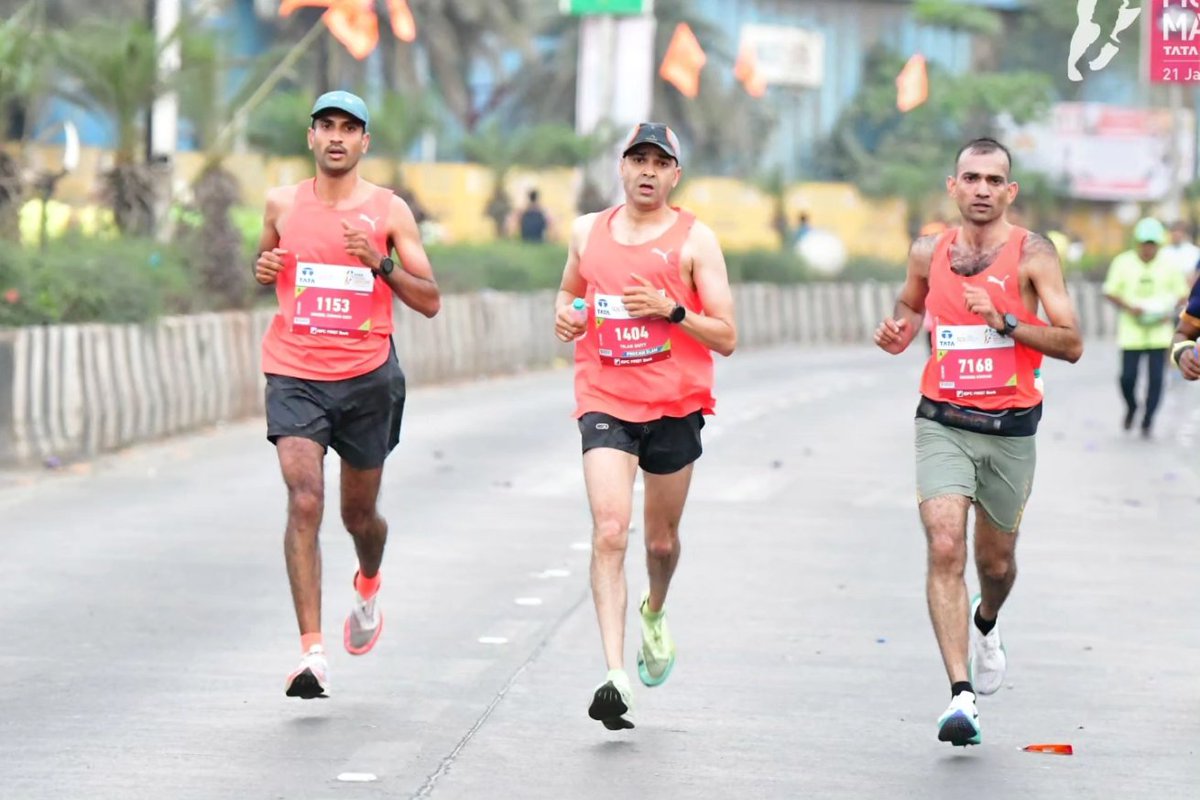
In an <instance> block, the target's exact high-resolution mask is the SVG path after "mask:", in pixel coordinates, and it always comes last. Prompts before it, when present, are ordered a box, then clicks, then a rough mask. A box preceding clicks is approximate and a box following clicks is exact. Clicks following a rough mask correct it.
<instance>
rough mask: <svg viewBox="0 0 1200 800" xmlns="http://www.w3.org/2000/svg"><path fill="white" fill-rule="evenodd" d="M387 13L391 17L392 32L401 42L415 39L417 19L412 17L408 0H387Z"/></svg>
mask: <svg viewBox="0 0 1200 800" xmlns="http://www.w3.org/2000/svg"><path fill="white" fill-rule="evenodd" d="M388 13H389V14H390V15H391V17H392V33H394V34H396V38H397V39H399V40H400V41H402V42H413V41H416V39H417V21H416V20H414V19H413V14H412V9H411V8H409V7H408V0H388Z"/></svg>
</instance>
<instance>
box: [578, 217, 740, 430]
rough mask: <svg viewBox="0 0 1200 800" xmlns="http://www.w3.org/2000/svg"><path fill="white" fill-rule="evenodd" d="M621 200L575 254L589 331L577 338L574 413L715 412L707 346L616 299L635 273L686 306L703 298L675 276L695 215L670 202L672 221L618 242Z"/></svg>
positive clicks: (646, 418)
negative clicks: (652, 235)
mask: <svg viewBox="0 0 1200 800" xmlns="http://www.w3.org/2000/svg"><path fill="white" fill-rule="evenodd" d="M620 209H621V206H616V207H615V208H610V209H608V210H606V211H602V212H600V214H599V216H597V218H596V222H595V224H594V225H593V226H592V231H591V234H590V235H589V236H588V240H587V244H586V245H585V247H584V251H583V255H582V256H581V257H580V260H579V274H580V275H581V276H582V277H583V279H584V280H585V281H586V282H587V296H586V297H585V298H584V299H585V300H586V301H587V306H588V325H587V333H586V334H585V335H584V336H583V337H582V338H581V339H579V340H577V341H576V343H575V401H576V405H575V416H576V417H577V418H578V417H580V416H582V415H584V414H586V413H587V412H589V411H599V412H603V413H605V414H610V415H612V416H614V417H616V418H617V419H621V420H624V421H626V422H650V421H652V420H656V419H659V418H661V417H685V416H687V415H688V414H691V413H693V412H695V411H701V412H703V413H705V414H711V413H713V408H714V406H715V405H716V401H715V400H714V399H713V394H712V388H713V360H712V353H711V352H710V351H709V349H708V348H707V347H705V346H704V345H702V344H700V343H699V342H697V341H696V340H695V339H693V338H692V337H691V336H688V335H687V334H686V333H684V332H683V331H682V330H680V329H679V328H678V327H677V326H676V325H673V324H672V323H671V322H669V321H668V320H665V319H661V318H652V319H651V318H645V317H642V318H631V317H630V316H629V315H628V313H627V312H626V311H625V306H624V304H623V303H622V301H621V297H622V295H623V294H624V291H625V287H627V286H633V285H635V283H636V281H635V280H634V278H633V277H632V274H633V273H637V274H638V275H640V276H642V277H643V278H645V279H646V280H648V281H650V282H651V283H652V284H654V286H655V287H657V288H658V289H659V290H661V291H663V292H665V293H666V295H667V297H670V298H671V299H673V300H674V301H675V302H677V303H679V304H680V305H682V306H684V307H686V308H687V310H688V313H690V314H699V313H702V312H703V310H704V309H703V308H702V307H701V304H700V297H699V295H698V294H697V293H696V291H695V290H694V289H692V288H691V287H689V286H687V285H686V284H685V283H684V282H683V279H682V278H681V277H680V275H679V264H680V251H682V250H683V245H684V242H686V241H687V237H688V233H689V232H690V231H691V229H692V223H694V222H695V221H696V217H695V215H693V214H691V213H689V212H687V211H682V210H680V209H675V210H676V211H677V212H678V214H679V216H678V218H677V219H676V220H675V223H674V224H673V225H672V226H671V227H670V228H668V229H667V230H666V232H664V233H663V234H662V236H660V237H658V238H657V239H654V240H653V241H649V242H646V243H644V244H638V245H628V244H621V243H620V242H618V241H616V240H615V239H614V238H613V235H612V229H611V225H612V220H613V217H614V216H615V215H616V213H617V212H618V211H620Z"/></svg>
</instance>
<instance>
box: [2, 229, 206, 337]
mask: <svg viewBox="0 0 1200 800" xmlns="http://www.w3.org/2000/svg"><path fill="white" fill-rule="evenodd" d="M205 306H206V303H205V302H204V298H203V297H200V296H198V295H197V293H196V291H195V289H194V286H193V281H192V276H191V275H190V273H189V272H188V271H187V270H186V269H185V268H184V266H183V260H182V259H181V258H180V257H179V254H178V253H177V252H175V251H174V250H173V249H172V248H169V247H164V246H162V245H160V244H158V243H156V242H153V241H146V240H138V239H117V240H105V239H89V238H83V237H66V238H63V239H60V240H56V241H54V242H52V243H50V244H49V245H48V246H47V248H46V249H45V250H35V249H27V250H23V249H20V248H4V249H0V325H30V324H41V323H56V322H96V321H104V322H141V321H144V320H148V319H152V318H154V317H155V316H158V315H160V314H171V313H186V312H190V311H196V310H201V309H203V308H204V307H205Z"/></svg>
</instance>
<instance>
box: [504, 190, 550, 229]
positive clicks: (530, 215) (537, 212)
mask: <svg viewBox="0 0 1200 800" xmlns="http://www.w3.org/2000/svg"><path fill="white" fill-rule="evenodd" d="M551 225H552V220H551V219H550V215H549V214H547V213H546V209H545V208H543V207H542V204H541V201H540V200H539V197H538V190H537V189H530V190H529V204H528V205H526V206H525V208H524V209H523V210H521V211H520V212H514V217H513V218H512V219H510V221H509V226H508V227H509V232H510V235H511V234H512V233H517V234H519V235H520V237H521V241H523V242H544V241H546V239H547V238H548V237H549V236H550V230H551ZM514 228H515V230H514Z"/></svg>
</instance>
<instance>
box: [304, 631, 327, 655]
mask: <svg viewBox="0 0 1200 800" xmlns="http://www.w3.org/2000/svg"><path fill="white" fill-rule="evenodd" d="M314 644H315V645H320V646H321V647H325V637H324V636H322V635H321V634H319V633H302V634H300V652H301V653H307V652H308V651H309V650H311V649H312V646H313V645H314Z"/></svg>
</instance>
